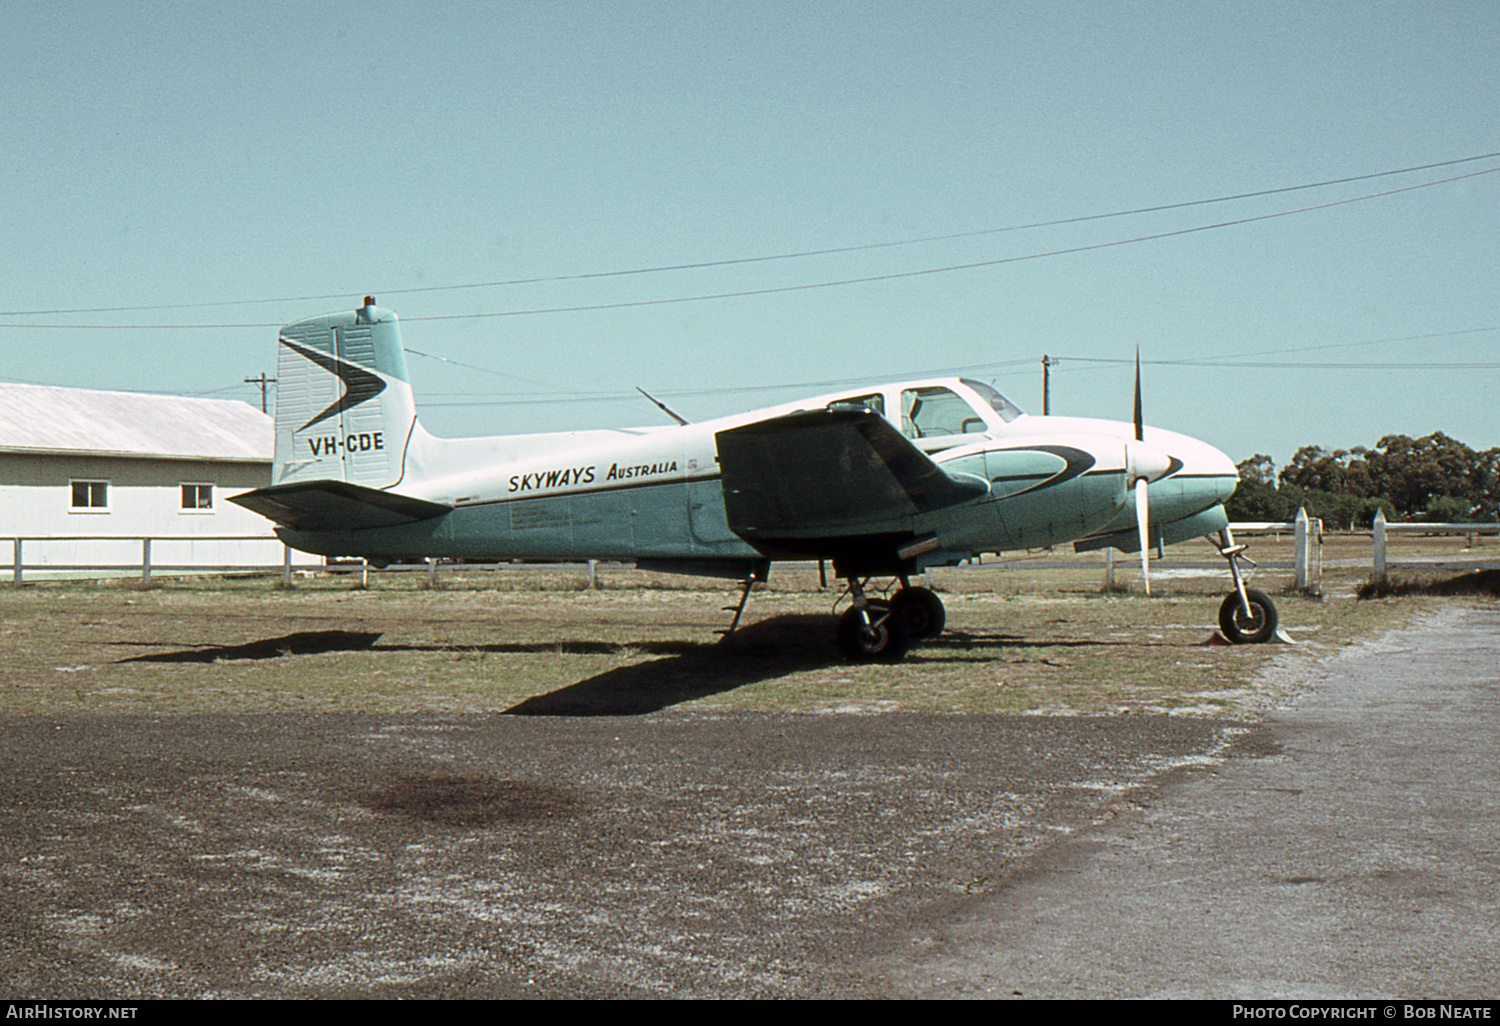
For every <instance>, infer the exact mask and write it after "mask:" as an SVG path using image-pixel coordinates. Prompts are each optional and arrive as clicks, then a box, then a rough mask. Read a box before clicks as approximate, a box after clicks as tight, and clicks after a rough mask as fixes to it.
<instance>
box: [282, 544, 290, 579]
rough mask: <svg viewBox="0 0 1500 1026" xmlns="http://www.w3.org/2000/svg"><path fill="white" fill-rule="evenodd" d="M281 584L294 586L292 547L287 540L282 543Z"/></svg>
mask: <svg viewBox="0 0 1500 1026" xmlns="http://www.w3.org/2000/svg"><path fill="white" fill-rule="evenodd" d="M281 585H282V587H284V588H290V587H291V586H292V547H291V546H290V545H288V544H287V543H286V542H282V543H281Z"/></svg>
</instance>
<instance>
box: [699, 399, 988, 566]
mask: <svg viewBox="0 0 1500 1026" xmlns="http://www.w3.org/2000/svg"><path fill="white" fill-rule="evenodd" d="M714 437H715V439H716V440H717V442H718V448H719V469H720V471H721V472H722V474H723V482H724V507H725V511H726V513H727V514H728V519H729V527H730V529H731V530H733V531H734V532H736V533H737V534H740V535H743V536H753V535H761V536H770V537H774V536H796V535H799V534H803V533H805V532H807V531H809V530H812V531H817V532H819V533H823V532H826V530H827V529H829V528H837V527H838V526H840V525H843V524H849V525H856V524H870V523H871V522H874V521H879V520H889V519H890V518H895V517H903V516H911V515H913V514H916V513H926V512H929V511H931V510H935V509H942V508H944V507H947V506H952V505H956V504H958V503H960V502H967V501H969V500H971V499H975V498H978V497H979V496H981V495H984V494H985V493H986V492H987V491H988V488H989V486H988V483H987V482H985V481H982V480H980V479H978V478H965V479H958V478H954V477H952V476H950V475H948V474H946V473H944V471H943V469H942V468H941V467H939V466H938V465H937V464H936V463H934V462H933V461H932V459H931V458H930V457H929V456H928V455H927V454H926V453H924V452H922V451H921V450H920V449H918V448H917V447H916V446H914V445H912V444H911V442H909V441H908V440H907V439H906V438H905V437H904V436H903V435H902V434H901V433H900V432H898V431H897V430H896V429H895V428H893V427H892V426H891V425H890V423H889V422H887V421H886V419H885V418H884V417H882V416H880V415H879V414H877V413H873V412H871V411H869V410H866V409H830V410H808V411H803V412H799V413H792V414H788V415H786V416H783V417H774V418H772V419H770V420H763V421H758V422H756V423H754V424H746V425H745V426H743V427H737V428H731V429H729V430H727V431H720V432H719V433H718V434H717V435H715V436H714Z"/></svg>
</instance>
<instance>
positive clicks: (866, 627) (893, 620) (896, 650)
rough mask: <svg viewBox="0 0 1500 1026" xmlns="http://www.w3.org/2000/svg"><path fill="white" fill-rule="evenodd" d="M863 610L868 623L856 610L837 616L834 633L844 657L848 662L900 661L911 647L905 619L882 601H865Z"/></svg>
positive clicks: (908, 629) (909, 632) (909, 631)
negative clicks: (867, 602) (837, 621)
mask: <svg viewBox="0 0 1500 1026" xmlns="http://www.w3.org/2000/svg"><path fill="white" fill-rule="evenodd" d="M864 612H865V613H866V614H868V615H869V622H868V623H867V622H866V621H865V615H864V614H862V613H861V612H860V610H858V609H850V610H846V611H845V613H844V615H843V616H841V617H839V623H838V628H837V630H836V631H835V635H836V636H837V638H838V643H839V651H840V652H842V653H843V655H844V658H845V659H847V660H849V661H850V662H851V663H895V662H900V661H901V658H902V657H903V656H905V655H906V652H907V649H909V648H911V629H910V628H909V627H908V626H907V624H906V618H905V617H903V616H899V615H897V614H896V613H895V612H894V611H893V610H892V609H891V608H890V607H889V606H887V605H886V604H885V603H883V602H881V603H874V602H871V603H869V604H868V605H866V606H865V610H864Z"/></svg>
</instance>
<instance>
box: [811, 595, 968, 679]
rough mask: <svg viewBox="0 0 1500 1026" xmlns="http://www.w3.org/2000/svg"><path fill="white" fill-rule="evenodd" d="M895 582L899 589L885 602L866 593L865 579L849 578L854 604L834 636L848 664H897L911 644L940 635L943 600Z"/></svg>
mask: <svg viewBox="0 0 1500 1026" xmlns="http://www.w3.org/2000/svg"><path fill="white" fill-rule="evenodd" d="M898 580H899V581H900V582H901V588H900V590H899V591H897V592H896V594H894V595H892V596H891V598H890V599H889V600H886V599H883V598H870V597H869V596H867V595H866V594H865V584H866V583H867V582H868V579H867V578H859V577H850V578H849V595H850V597H851V598H852V599H853V600H854V604H853V605H852V606H850V607H849V609H847V610H845V611H844V614H843V615H842V616H840V617H839V622H838V627H837V628H836V630H835V635H836V637H837V639H838V645H839V651H840V652H841V653H843V655H844V658H846V659H848V660H849V661H850V662H852V663H894V662H899V661H900V660H901V659H902V658H903V657H904V656H905V655H906V653H907V652H908V651H909V650H910V649H911V646H912V645H914V644H916V643H918V642H923V641H931V640H932V639H934V638H936V637H937V636H938V635H939V634H941V633H942V632H943V624H944V623H945V622H946V621H947V619H948V614H947V611H946V610H945V609H944V608H943V601H942V599H940V598H938V597H937V595H936V594H934V593H933V592H932V591H931V590H930V589H927V588H921V587H915V588H914V587H912V586H911V584H910V582H909V581H908V580H907V579H906V578H905V577H900V578H898Z"/></svg>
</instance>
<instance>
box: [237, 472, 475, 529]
mask: <svg viewBox="0 0 1500 1026" xmlns="http://www.w3.org/2000/svg"><path fill="white" fill-rule="evenodd" d="M230 501H231V502H237V503H239V504H240V505H241V506H244V507H245V508H246V509H250V510H254V511H255V512H256V513H259V514H260V515H261V516H263V517H265V518H267V519H268V520H274V521H275V522H276V523H278V524H280V525H281V526H282V527H289V528H291V529H292V530H294V531H338V530H344V531H359V530H363V529H365V528H368V527H395V526H397V525H399V524H410V523H413V522H415V521H418V520H427V519H429V518H430V517H436V516H441V515H442V514H444V513H447V512H448V511H449V510H450V509H451V507H449V506H444V505H443V504H442V503H438V502H427V501H426V500H425V499H413V498H412V497H411V496H408V495H397V494H396V493H394V492H382V491H380V490H379V489H376V488H365V487H364V486H362V485H356V484H349V483H347V482H345V481H304V482H299V483H297V484H287V485H272V486H271V487H270V488H258V489H256V490H255V491H253V492H246V493H245V494H243V495H235V496H231V497H230Z"/></svg>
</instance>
